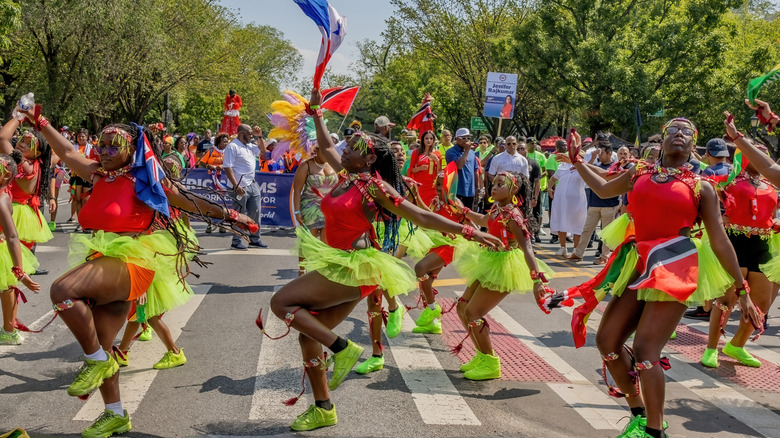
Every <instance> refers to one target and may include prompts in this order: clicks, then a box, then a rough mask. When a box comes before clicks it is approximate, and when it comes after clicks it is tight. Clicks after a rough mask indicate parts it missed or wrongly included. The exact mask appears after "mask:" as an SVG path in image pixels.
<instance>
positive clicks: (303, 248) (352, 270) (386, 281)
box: [292, 227, 417, 296]
mask: <svg viewBox="0 0 780 438" xmlns="http://www.w3.org/2000/svg"><path fill="white" fill-rule="evenodd" d="M295 234H297V235H298V240H297V242H296V245H295V248H293V250H292V253H293V254H300V255H301V256H302V257H303V259H304V260H303V262H302V263H301V265H302V266H303V267H304V268H306V269H307V270H308V271H317V272H319V273H320V274H321V275H322V276H324V277H325V278H327V279H328V280H330V281H332V282H334V283H339V284H343V285H345V286H351V287H360V286H374V285H378V287H379V288H380V289H384V290H386V291H387V292H388V293H389V294H390V296H396V295H401V294H407V293H409V292H410V291H412V290H415V289H417V278H416V277H415V275H414V271H412V269H411V268H409V266H408V265H407V264H406V263H404V262H402V261H401V260H398V259H397V258H395V257H393V256H391V255H389V254H385V253H383V252H382V251H379V250H378V249H375V248H366V249H360V250H354V251H344V250H341V249H338V248H333V247H331V246H328V245H327V244H326V243H324V242H323V241H321V240H319V239H317V238H316V237H314V236H312V235H311V233H310V232H309V231H308V230H306V229H304V228H303V227H299V228H296V229H295Z"/></svg>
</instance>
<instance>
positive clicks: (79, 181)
mask: <svg viewBox="0 0 780 438" xmlns="http://www.w3.org/2000/svg"><path fill="white" fill-rule="evenodd" d="M68 183H69V184H70V186H71V187H75V186H83V187H85V188H91V187H92V184H91V183H88V182H86V181H84V178H82V177H80V176H77V175H73V176H71V177H70V181H68Z"/></svg>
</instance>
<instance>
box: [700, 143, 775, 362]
mask: <svg viewBox="0 0 780 438" xmlns="http://www.w3.org/2000/svg"><path fill="white" fill-rule="evenodd" d="M764 149H765V148H764ZM723 192H724V198H725V199H724V202H723V204H724V205H725V207H726V212H725V214H724V216H723V223H724V225H725V227H726V233H727V234H728V236H729V240H730V241H731V245H732V246H733V247H734V251H735V252H736V253H737V261H738V262H739V267H740V269H741V270H742V275H743V276H744V277H745V278H747V281H748V285H749V286H750V298H751V299H752V300H753V303H754V304H755V305H756V306H757V307H758V308H759V309H761V311H762V312H764V313H766V312H767V311H768V310H769V305H770V303H771V300H772V296H773V294H776V293H777V286H776V285H775V284H773V283H772V282H771V281H769V280H768V279H767V274H766V273H765V269H766V266H765V265H766V263H768V262H769V261H770V260H772V253H771V252H770V241H773V242H772V243H776V242H777V240H778V239H777V238H775V237H774V236H775V231H774V229H775V228H777V220H776V219H775V213H776V211H777V190H775V188H774V187H772V184H771V183H770V182H769V181H767V180H766V179H763V178H761V175H760V174H759V173H758V171H757V170H756V169H755V168H754V167H753V166H752V165H748V167H747V169H746V170H745V172H743V173H741V174H740V175H738V176H737V177H736V178H735V179H734V180H733V181H732V182H731V183H729V184H728V185H726V187H725V188H724V190H723ZM778 237H780V236H778ZM771 246H776V245H771ZM737 298H738V296H737V293H736V291H734V290H729V291H728V292H727V293H726V295H725V296H723V297H720V298H718V299H717V300H716V301H715V302H714V303H713V304H714V305H713V307H712V312H711V313H710V332H709V339H708V342H707V348H706V349H705V350H704V354H703V355H702V357H701V363H702V365H704V366H707V367H710V368H715V367H717V366H718V341H719V340H720V335H721V331H722V330H723V328H724V326H725V325H726V321H727V320H728V317H729V314H730V313H731V308H732V307H733V306H734V305H735V304H736V302H737ZM761 325H762V327H760V331H761V332H763V331H764V330H763V321H761ZM754 330H755V328H754V327H753V326H752V325H751V324H750V322H749V321H747V320H745V319H744V318H742V319H741V320H740V323H739V328H738V329H737V332H736V333H735V334H734V337H733V338H732V339H731V340H730V341H729V342H727V343H726V345H725V346H724V347H723V354H725V355H726V356H729V357H732V358H734V359H736V360H737V361H739V362H740V363H742V364H743V365H747V366H751V367H760V366H761V362H760V361H759V360H758V359H756V358H754V357H753V356H752V355H751V354H750V353H748V352H747V351H746V350H745V348H744V347H745V344H746V343H747V340H748V339H749V338H750V335H751V334H752V333H753V331H754ZM759 335H760V333H759ZM756 338H758V336H756ZM756 338H754V340H755V339H756Z"/></svg>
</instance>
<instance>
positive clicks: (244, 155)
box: [222, 124, 268, 250]
mask: <svg viewBox="0 0 780 438" xmlns="http://www.w3.org/2000/svg"><path fill="white" fill-rule="evenodd" d="M253 133H254V135H255V136H256V137H257V139H258V141H259V144H254V143H252V134H253ZM261 154H265V141H264V140H263V130H262V129H260V127H258V126H255V127H254V129H253V128H250V127H249V125H246V124H241V125H240V126H239V127H238V134H237V135H236V138H235V139H233V141H231V142H230V143H229V144H228V146H227V148H225V156H224V160H223V164H222V167H223V168H224V169H225V175H226V176H227V179H228V187H230V188H231V189H232V190H231V191H232V193H231V197H232V199H233V208H234V209H235V210H236V211H238V212H239V213H243V214H246V215H247V216H249V217H250V218H252V220H254V221H255V222H257V223H258V224H260V208H261V194H260V187H259V186H258V185H257V182H256V181H255V163H256V162H257V158H258V157H259V156H260V155H261ZM249 245H250V246H256V247H259V248H267V247H268V245H266V244H264V243H263V242H262V241H261V240H260V230H259V228H258V230H257V231H256V232H254V233H251V234H250V235H249ZM230 247H231V248H233V249H237V250H246V249H247V248H246V245H244V243H243V242H241V237H240V236H238V235H233V242H232V244H231V245H230Z"/></svg>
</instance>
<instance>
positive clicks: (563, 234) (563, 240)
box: [558, 231, 566, 248]
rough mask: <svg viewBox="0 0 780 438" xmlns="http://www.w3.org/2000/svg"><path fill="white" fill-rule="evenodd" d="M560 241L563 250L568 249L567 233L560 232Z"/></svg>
mask: <svg viewBox="0 0 780 438" xmlns="http://www.w3.org/2000/svg"><path fill="white" fill-rule="evenodd" d="M558 241H559V242H560V244H561V248H566V232H564V231H558Z"/></svg>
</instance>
